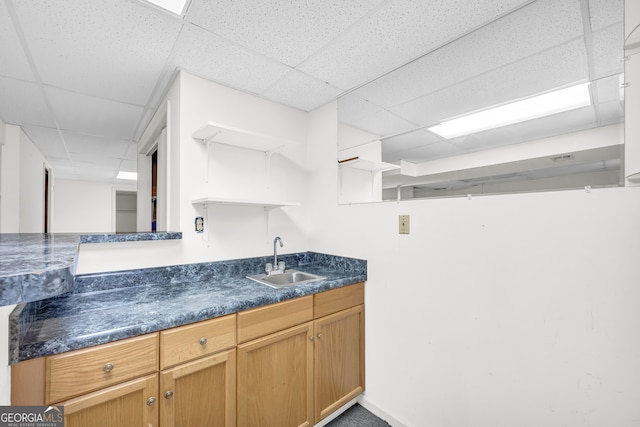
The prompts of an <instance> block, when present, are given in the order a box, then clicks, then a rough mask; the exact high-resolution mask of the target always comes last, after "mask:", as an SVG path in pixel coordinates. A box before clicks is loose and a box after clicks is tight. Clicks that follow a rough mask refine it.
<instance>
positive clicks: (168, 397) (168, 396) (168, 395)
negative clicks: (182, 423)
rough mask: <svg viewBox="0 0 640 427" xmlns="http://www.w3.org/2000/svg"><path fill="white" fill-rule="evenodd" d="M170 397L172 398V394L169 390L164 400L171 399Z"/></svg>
mask: <svg viewBox="0 0 640 427" xmlns="http://www.w3.org/2000/svg"><path fill="white" fill-rule="evenodd" d="M172 397H173V392H172V391H171V390H169V391H168V392H166V393H165V394H164V398H165V399H171V398H172Z"/></svg>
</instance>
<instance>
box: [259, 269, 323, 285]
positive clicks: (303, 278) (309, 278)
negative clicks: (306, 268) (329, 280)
mask: <svg viewBox="0 0 640 427" xmlns="http://www.w3.org/2000/svg"><path fill="white" fill-rule="evenodd" d="M247 278H248V279H251V280H254V281H256V282H258V283H262V284H263V285H267V286H271V287H272V288H286V287H287V286H293V285H300V284H302V283H309V282H314V281H316V280H323V279H326V277H322V276H318V275H315V274H311V273H305V272H303V271H298V270H287V271H285V272H284V273H278V274H271V275H270V276H269V275H267V274H255V275H253V276H247Z"/></svg>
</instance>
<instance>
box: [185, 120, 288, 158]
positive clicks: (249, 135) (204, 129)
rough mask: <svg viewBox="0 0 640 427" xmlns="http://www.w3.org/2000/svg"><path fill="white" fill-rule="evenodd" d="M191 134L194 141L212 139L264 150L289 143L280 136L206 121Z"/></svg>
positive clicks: (203, 141)
mask: <svg viewBox="0 0 640 427" xmlns="http://www.w3.org/2000/svg"><path fill="white" fill-rule="evenodd" d="M191 136H192V138H193V139H195V140H196V141H199V142H202V143H209V142H211V141H213V142H217V143H219V144H225V145H232V146H235V147H242V148H248V149H250V150H256V151H265V152H268V151H272V150H275V149H278V148H281V147H284V146H285V145H287V144H289V143H290V142H289V141H286V140H283V139H281V138H276V137H273V136H270V135H265V134H262V133H259V132H253V131H250V130H247V129H241V128H237V127H233V126H229V125H223V124H220V123H216V122H207V123H206V124H205V125H203V126H201V127H200V128H198V129H197V130H196V131H195V132H193V134H192V135H191Z"/></svg>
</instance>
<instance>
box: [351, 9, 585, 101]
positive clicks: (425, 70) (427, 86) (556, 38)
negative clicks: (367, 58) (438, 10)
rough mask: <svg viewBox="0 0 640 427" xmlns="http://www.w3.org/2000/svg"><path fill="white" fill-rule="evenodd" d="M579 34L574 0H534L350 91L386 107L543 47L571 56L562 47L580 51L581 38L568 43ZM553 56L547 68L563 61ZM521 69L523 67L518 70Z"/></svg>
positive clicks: (525, 57)
mask: <svg viewBox="0 0 640 427" xmlns="http://www.w3.org/2000/svg"><path fill="white" fill-rule="evenodd" d="M581 34H582V21H581V18H580V9H579V4H578V2H572V3H567V2H553V3H551V2H538V3H534V4H531V5H529V6H527V7H524V8H522V9H520V10H518V11H516V12H514V13H512V14H510V15H507V16H505V17H503V18H501V19H498V20H497V21H495V22H493V23H492V24H489V25H487V26H485V27H483V28H481V29H479V30H477V31H474V32H472V33H470V34H468V35H467V36H464V37H462V38H460V39H458V40H456V41H454V42H452V43H450V44H448V45H446V46H444V47H442V48H440V49H438V50H436V51H434V52H432V53H430V54H428V55H426V56H424V57H422V58H420V59H418V60H416V61H414V62H412V63H410V64H408V65H406V66H404V67H402V68H401V69H399V70H396V71H395V72H393V73H389V74H387V75H385V76H383V77H381V78H379V79H377V80H375V81H373V82H371V83H370V84H368V85H366V86H364V87H361V88H359V89H357V90H355V91H354V92H353V93H354V94H355V95H357V96H359V97H361V98H363V99H368V100H370V101H372V102H374V103H376V104H378V105H380V106H382V107H385V108H390V107H392V106H394V105H398V104H400V103H403V102H408V101H411V100H413V99H415V98H418V97H420V96H423V95H426V94H429V93H432V92H434V91H437V90H440V89H443V88H446V87H448V86H451V85H454V84H457V83H459V82H463V81H464V80H467V79H471V78H474V77H478V76H480V75H482V74H484V73H487V72H491V71H492V70H495V69H497V68H500V67H502V66H510V64H513V63H515V62H518V61H527V60H528V59H529V58H530V57H531V56H533V55H542V56H545V55H544V53H545V51H547V50H559V51H561V52H562V54H563V55H566V54H568V55H569V59H572V58H573V57H575V54H573V53H572V52H570V51H569V49H567V48H566V47H567V46H569V45H570V46H575V45H576V44H577V43H582V44H583V46H578V47H577V49H578V50H577V52H579V53H581V54H582V52H584V43H583V42H582V40H578V41H577V43H576V42H573V43H571V41H572V40H575V39H576V38H578V37H580V35H581ZM568 43H569V44H568ZM558 46H560V48H558ZM562 46H565V48H564V49H563V48H562ZM574 48H575V47H574ZM547 59H548V55H547ZM553 59H554V61H555V63H547V64H546V65H547V66H550V67H552V68H549V69H550V70H553V69H555V68H563V67H565V68H566V66H565V65H563V64H562V62H563V61H564V56H560V55H556V56H555V57H554V58H553ZM548 62H549V61H548ZM585 63H586V62H585ZM522 71H525V70H521V71H520V72H522ZM545 71H546V70H545ZM585 72H586V70H585Z"/></svg>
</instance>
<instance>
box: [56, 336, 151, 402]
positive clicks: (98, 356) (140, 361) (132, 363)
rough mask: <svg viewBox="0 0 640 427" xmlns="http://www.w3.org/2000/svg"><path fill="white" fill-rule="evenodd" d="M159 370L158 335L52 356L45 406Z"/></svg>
mask: <svg viewBox="0 0 640 427" xmlns="http://www.w3.org/2000/svg"><path fill="white" fill-rule="evenodd" d="M157 369H158V334H157V333H155V334H149V335H143V336H141V337H135V338H129V339H125V340H121V341H116V342H113V343H109V344H102V345H99V346H95V347H89V348H85V349H82V350H75V351H70V352H68V353H62V354H58V355H55V356H49V357H47V361H46V377H47V381H46V392H45V393H46V403H47V404H49V403H54V402H59V401H61V400H64V399H68V398H70V397H73V396H78V395H81V394H84V393H87V392H89V391H93V390H98V389H101V388H104V387H107V386H110V385H114V384H117V383H120V382H123V381H126V380H130V379H133V378H136V377H139V376H141V375H145V374H149V373H152V372H155V371H156V370H157Z"/></svg>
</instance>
